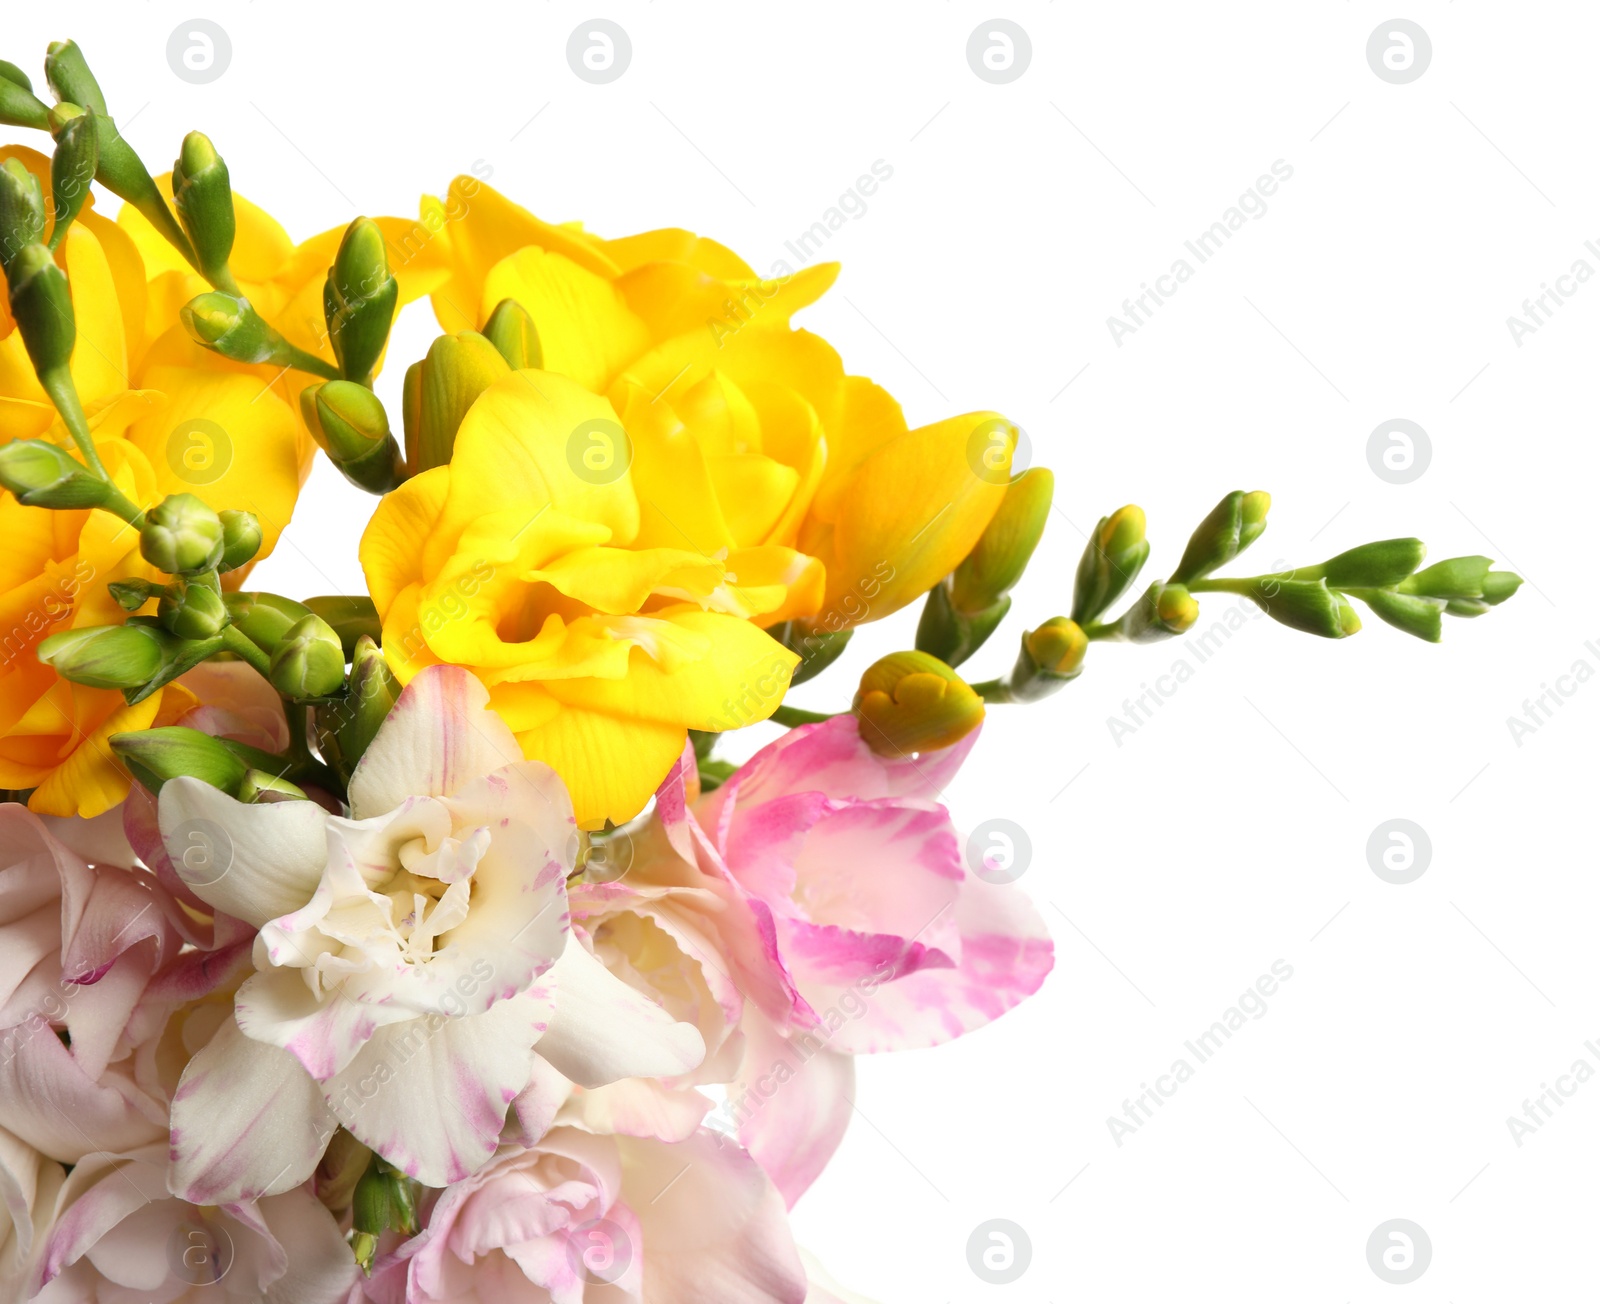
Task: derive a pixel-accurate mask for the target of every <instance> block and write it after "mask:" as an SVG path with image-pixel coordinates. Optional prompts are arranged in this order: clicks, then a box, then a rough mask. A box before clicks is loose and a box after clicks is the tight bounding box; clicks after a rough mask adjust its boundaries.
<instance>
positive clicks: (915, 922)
mask: <svg viewBox="0 0 1600 1304" xmlns="http://www.w3.org/2000/svg"><path fill="white" fill-rule="evenodd" d="M975 738H976V735H969V737H968V738H967V739H965V740H964V741H963V742H962V743H961V744H959V745H958V746H956V747H953V748H949V749H946V750H944V751H942V752H933V753H924V754H922V755H919V756H916V757H908V758H901V759H894V760H890V759H886V758H884V757H881V756H878V755H877V754H876V753H874V752H873V751H872V750H871V749H870V748H869V747H867V745H866V744H865V743H864V742H862V741H861V738H860V735H859V733H858V731H857V727H856V722H855V720H854V718H853V717H850V716H840V717H836V718H835V719H832V720H828V721H825V722H823V723H820V724H813V725H806V726H802V727H801V728H798V729H794V730H792V731H791V732H790V733H788V734H786V735H785V736H784V737H782V738H780V739H779V740H778V741H776V742H774V743H772V744H771V745H770V746H768V747H766V748H764V749H763V750H762V751H760V752H758V753H757V754H756V755H755V756H754V757H752V758H751V759H750V761H749V762H748V763H747V764H745V765H744V766H742V767H741V768H740V769H739V770H738V771H736V772H735V773H734V774H733V775H732V777H730V778H729V779H728V781H727V782H726V783H725V784H724V785H723V786H722V787H720V788H719V789H717V790H716V791H715V792H712V793H709V794H707V795H705V796H703V797H700V798H699V799H698V800H696V801H694V802H693V805H692V806H690V807H687V808H685V802H686V799H687V798H688V797H690V796H691V795H692V794H691V793H690V792H689V791H688V790H687V789H686V787H685V784H684V778H683V776H684V774H685V773H687V772H688V770H687V765H692V763H693V762H692V760H689V761H687V763H686V764H680V766H679V768H678V770H676V771H675V772H674V774H673V775H671V776H669V778H668V781H667V783H666V785H664V786H663V789H662V792H661V794H660V797H659V800H658V815H659V817H660V818H661V820H662V821H663V822H664V823H665V824H667V825H668V826H669V828H671V829H672V830H673V834H674V836H673V841H674V844H675V845H676V846H677V847H678V848H679V854H680V855H681V856H683V857H684V858H685V859H686V860H691V859H692V861H693V862H694V864H695V865H696V866H697V867H698V869H699V871H700V875H701V878H702V879H703V880H704V881H706V882H707V883H708V884H721V885H724V890H728V891H730V892H731V893H732V895H733V896H734V897H736V898H737V901H738V903H739V904H740V905H741V906H742V913H743V914H744V916H745V917H746V918H748V919H749V920H750V921H751V923H752V925H753V932H754V934H755V936H757V937H758V938H759V939H760V944H761V946H762V948H763V951H764V954H763V956H762V960H763V962H764V963H765V965H766V966H767V968H768V969H769V971H770V973H771V975H772V977H771V978H769V980H768V981H767V983H766V990H767V991H769V992H770V991H771V990H772V989H773V988H774V987H776V988H777V989H781V990H786V991H788V992H789V993H790V996H789V999H788V1000H787V1001H786V1002H782V1003H778V1004H775V1003H774V1002H773V1001H772V1000H771V999H770V997H769V998H768V999H763V1000H761V1001H759V1002H755V1003H754V1005H753V1006H747V1009H746V1013H745V1016H744V1018H743V1020H742V1022H741V1025H740V1027H741V1032H742V1033H743V1035H744V1038H745V1044H746V1053H745V1056H744V1059H743V1063H742V1065H741V1068H740V1071H739V1074H738V1076H737V1079H736V1080H735V1082H734V1083H733V1085H732V1086H731V1087H730V1088H729V1092H728V1101H727V1104H726V1105H725V1106H724V1109H725V1111H726V1112H727V1114H728V1115H729V1116H730V1121H731V1123H732V1124H733V1125H734V1126H736V1127H737V1128H738V1132H739V1135H740V1137H741V1139H742V1140H743V1141H744V1142H745V1144H746V1145H747V1146H748V1147H749V1148H750V1150H751V1152H752V1153H754V1154H755V1155H756V1157H757V1158H758V1159H760V1160H761V1162H762V1163H763V1165H765V1166H766V1168H767V1170H768V1171H769V1172H770V1173H772V1174H773V1178H774V1180H775V1181H776V1182H777V1184H778V1187H779V1189H780V1190H781V1191H782V1192H783V1193H784V1196H785V1198H786V1199H788V1200H789V1202H790V1203H791V1204H792V1203H793V1201H794V1200H795V1199H796V1198H798V1196H799V1195H800V1193H801V1192H802V1191H804V1190H805V1189H806V1187H807V1186H809V1185H810V1184H811V1182H812V1181H813V1180H815V1178H816V1176H817V1174H818V1173H819V1172H820V1171H821V1170H822V1167H823V1166H824V1165H825V1164H826V1163H827V1161H828V1159H829V1157H830V1156H831V1155H832V1153H833V1151H834V1149H835V1148H836V1147H837V1145H838V1143H839V1139H840V1138H841V1137H842V1135H843V1132H844V1126H845V1123H846V1121H847V1120H848V1117H849V1112H850V1103H849V1095H850V1094H851V1090H852V1082H853V1075H852V1069H851V1063H850V1059H849V1057H850V1056H853V1055H857V1054H863V1053H869V1052H875V1051H886V1050H908V1049H914V1048H917V1047H924V1046H933V1045H937V1044H938V1043H940V1042H944V1041H948V1040H950V1039H951V1038H953V1037H957V1036H960V1035H961V1034H962V1033H965V1032H970V1031H971V1030H972V1029H974V1028H977V1027H980V1026H982V1025H983V1024H985V1023H988V1022H990V1021H991V1020H993V1019H996V1018H998V1017H999V1016H1000V1015H1002V1014H1004V1013H1005V1012H1006V1011H1007V1010H1009V1009H1011V1008H1012V1007H1013V1006H1014V1005H1016V1004H1017V1003H1018V1002H1019V1001H1021V1000H1022V999H1023V998H1024V997H1026V996H1028V995H1030V994H1031V993H1033V992H1034V991H1036V990H1038V987H1039V985H1040V983H1042V982H1043V981H1044V978H1045V975H1046V974H1047V973H1048V972H1049V971H1050V966H1051V964H1052V960H1053V954H1052V948H1051V944H1050V939H1049V935H1048V933H1047V932H1046V930H1045V927H1044V923H1043V921H1042V920H1041V919H1040V917H1039V914H1038V912H1037V910H1035V909H1034V907H1033V905H1032V903H1031V902H1030V901H1029V900H1028V898H1027V897H1026V896H1025V895H1024V894H1023V892H1022V891H1021V890H1020V889H1018V888H1016V887H1013V886H1011V885H1009V884H998V885H997V884H993V883H990V882H986V881H984V880H983V879H981V878H978V877H977V876H976V875H974V874H973V873H971V872H970V871H969V869H968V867H967V866H966V865H965V864H964V863H963V856H962V847H961V842H960V839H959V838H958V836H957V833H956V830H955V828H954V826H953V825H952V823H951V821H950V816H949V814H948V812H947V811H946V810H945V809H944V807H943V806H941V805H940V804H939V803H938V800H937V798H938V795H939V792H940V790H941V789H942V788H943V787H944V786H945V785H947V784H948V783H949V782H950V780H951V779H952V778H953V777H954V776H955V774H956V772H957V770H958V769H959V768H960V765H961V762H962V760H963V759H964V758H965V756H966V753H967V751H968V750H969V749H970V748H971V746H972V743H973V742H974V741H975ZM663 873H665V874H681V873H682V870H681V869H675V868H671V867H668V868H665V869H663V868H661V867H659V866H657V865H655V864H649V865H645V866H643V867H642V868H641V877H643V878H644V879H646V880H648V881H653V880H654V879H655V878H656V877H657V876H659V875H660V874H663ZM729 927H730V929H732V930H733V932H734V939H733V941H732V942H731V943H730V944H729V945H728V946H727V948H726V949H727V951H728V954H729V956H730V957H731V959H730V963H732V964H734V965H736V966H737V969H738V972H740V973H742V974H747V975H748V974H749V973H750V971H751V970H752V969H753V968H754V967H755V961H753V960H752V958H751V957H750V955H749V950H750V942H749V937H748V935H747V934H746V933H745V932H744V931H743V930H744V925H743V924H741V923H739V922H737V920H735V921H733V922H731V923H730V925H729ZM746 990H750V989H749V988H747V989H746Z"/></svg>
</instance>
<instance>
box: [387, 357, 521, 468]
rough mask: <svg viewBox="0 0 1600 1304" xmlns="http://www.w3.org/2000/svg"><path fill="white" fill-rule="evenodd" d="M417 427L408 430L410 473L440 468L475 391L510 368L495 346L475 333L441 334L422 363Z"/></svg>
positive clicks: (484, 387) (474, 395)
mask: <svg viewBox="0 0 1600 1304" xmlns="http://www.w3.org/2000/svg"><path fill="white" fill-rule="evenodd" d="M421 368H422V370H421V373H420V394H419V402H418V412H417V416H418V428H417V431H416V437H415V438H412V435H411V433H410V432H409V431H408V432H407V435H406V447H407V448H408V449H410V450H412V463H411V471H412V474H416V473H418V472H421V471H427V470H430V469H431V468H433V467H436V466H444V465H446V464H447V463H448V462H449V461H450V453H451V450H452V449H453V448H454V447H455V442H456V431H457V430H459V429H460V428H461V422H462V420H463V418H465V417H466V415H467V409H468V408H470V407H471V406H472V405H473V403H474V402H476V401H477V398H478V395H479V394H481V393H483V391H484V390H486V389H488V388H489V386H490V385H492V384H494V382H495V381H497V380H499V379H500V378H501V377H502V376H508V375H510V374H511V368H510V367H509V366H507V365H506V360H505V359H504V358H502V357H501V356H500V353H499V350H497V349H496V348H495V346H494V345H493V344H491V343H489V341H488V340H486V339H485V338H484V337H483V336H482V335H479V334H478V333H477V332H475V331H462V332H461V333H460V334H459V335H441V336H440V337H439V338H438V339H436V340H434V342H433V343H432V345H430V346H429V348H428V356H427V357H426V358H425V359H424V360H423V362H422V363H421Z"/></svg>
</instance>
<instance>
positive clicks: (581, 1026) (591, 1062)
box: [539, 936, 706, 1087]
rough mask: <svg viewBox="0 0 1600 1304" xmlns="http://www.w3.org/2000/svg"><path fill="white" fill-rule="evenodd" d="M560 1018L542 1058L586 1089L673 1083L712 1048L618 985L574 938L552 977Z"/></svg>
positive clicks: (690, 1029)
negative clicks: (625, 1082) (634, 1081)
mask: <svg viewBox="0 0 1600 1304" xmlns="http://www.w3.org/2000/svg"><path fill="white" fill-rule="evenodd" d="M546 979H547V981H548V982H549V983H550V985H551V986H552V988H553V990H554V993H555V1017H554V1018H552V1019H551V1021H550V1027H549V1028H548V1029H547V1030H546V1032H545V1034H544V1036H543V1037H541V1038H540V1039H539V1054H540V1055H541V1056H543V1057H544V1058H545V1059H547V1060H549V1061H550V1063H552V1064H553V1065H555V1067H556V1068H557V1069H559V1070H560V1071H561V1072H562V1073H564V1074H565V1075H566V1076H567V1077H569V1078H571V1079H572V1080H573V1081H574V1082H576V1083H577V1084H578V1085H579V1086H584V1087H600V1086H604V1085H605V1084H606V1083H608V1082H616V1081H618V1080H619V1079H621V1078H635V1077H651V1078H659V1077H672V1076H673V1075H675V1074H679V1073H686V1072H688V1070H690V1069H692V1068H694V1067H695V1066H696V1065H697V1064H699V1063H700V1061H701V1060H703V1059H704V1058H705V1053H706V1044H705V1041H704V1040H703V1039H702V1038H701V1036H700V1032H699V1030H698V1029H697V1028H696V1027H695V1026H694V1025H693V1024H690V1023H679V1022H678V1021H677V1020H676V1019H674V1018H673V1017H672V1016H671V1015H670V1014H668V1013H667V1012H666V1011H665V1010H664V1009H662V1008H661V1007H660V1006H659V1005H657V1004H656V1003H655V1002H654V1001H652V1000H651V999H650V998H649V997H647V996H645V995H643V994H642V993H640V992H637V991H635V990H634V989H633V988H632V987H630V986H628V984H627V983H625V982H623V981H622V980H621V979H620V978H617V977H615V976H614V975H613V974H612V973H611V972H610V971H609V970H608V969H607V968H606V967H605V966H604V965H603V964H601V963H600V961H598V960H596V959H595V958H594V956H592V955H590V954H589V952H588V951H587V950H586V949H585V948H584V946H583V944H582V942H581V941H580V940H579V939H578V938H577V937H576V936H574V937H572V938H570V939H569V940H568V942H567V949H566V950H565V951H563V952H562V954H561V959H559V960H558V961H556V964H555V967H554V968H553V969H551V970H550V972H549V973H548V974H547V975H546Z"/></svg>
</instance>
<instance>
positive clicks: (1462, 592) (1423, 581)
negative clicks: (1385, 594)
mask: <svg viewBox="0 0 1600 1304" xmlns="http://www.w3.org/2000/svg"><path fill="white" fill-rule="evenodd" d="M1493 565H1494V563H1493V562H1492V561H1490V560H1489V559H1488V558H1487V557H1448V558H1446V559H1445V560H1444V561H1437V562H1434V564H1433V565H1432V566H1429V567H1428V568H1427V569H1426V570H1420V571H1418V572H1417V573H1416V574H1415V575H1412V576H1410V577H1409V578H1407V579H1405V580H1402V581H1401V583H1400V585H1399V589H1400V592H1402V593H1414V594H1416V595H1417V596H1418V597H1422V598H1479V597H1482V596H1483V586H1484V583H1485V581H1486V580H1487V579H1488V577H1489V568H1490V567H1491V566H1493Z"/></svg>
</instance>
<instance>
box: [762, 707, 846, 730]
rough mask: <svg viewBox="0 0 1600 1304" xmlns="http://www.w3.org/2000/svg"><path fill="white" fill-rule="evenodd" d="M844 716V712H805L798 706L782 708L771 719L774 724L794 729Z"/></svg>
mask: <svg viewBox="0 0 1600 1304" xmlns="http://www.w3.org/2000/svg"><path fill="white" fill-rule="evenodd" d="M843 714H845V713H844V712H842V711H803V710H801V709H800V708H799V707H798V706H780V707H779V708H778V709H777V710H776V711H774V712H773V713H772V715H771V716H770V717H769V718H770V719H771V720H772V722H773V724H781V725H783V726H784V728H786V729H793V728H795V727H796V726H797V725H802V724H820V723H821V722H822V721H824V720H831V719H833V717H834V716H836V715H843Z"/></svg>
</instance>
